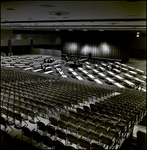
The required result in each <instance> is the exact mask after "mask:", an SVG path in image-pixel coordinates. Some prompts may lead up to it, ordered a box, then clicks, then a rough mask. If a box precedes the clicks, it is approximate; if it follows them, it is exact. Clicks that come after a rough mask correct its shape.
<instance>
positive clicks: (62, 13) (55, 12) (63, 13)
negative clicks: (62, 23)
mask: <svg viewBox="0 0 147 150" xmlns="http://www.w3.org/2000/svg"><path fill="white" fill-rule="evenodd" d="M49 13H50V15H56V16H64V15H68V14H69V12H62V11H51V12H49Z"/></svg>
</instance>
